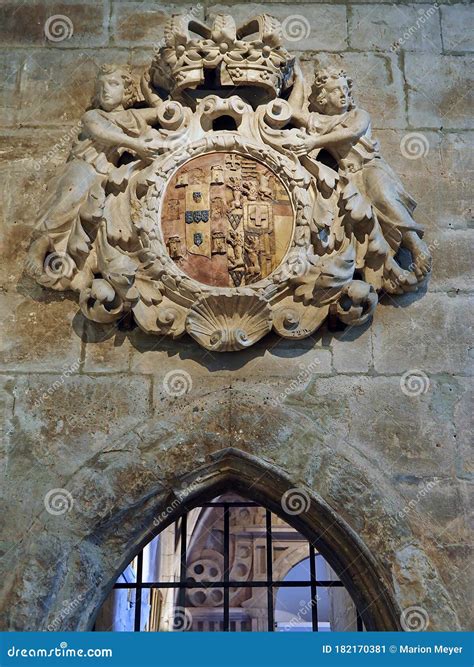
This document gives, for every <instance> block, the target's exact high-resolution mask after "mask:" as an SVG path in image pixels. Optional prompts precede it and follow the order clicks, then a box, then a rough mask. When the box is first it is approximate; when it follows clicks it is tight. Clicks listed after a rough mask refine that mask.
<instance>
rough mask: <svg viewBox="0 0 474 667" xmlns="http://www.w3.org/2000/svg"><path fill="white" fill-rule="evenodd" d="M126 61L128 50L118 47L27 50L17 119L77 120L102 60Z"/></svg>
mask: <svg viewBox="0 0 474 667" xmlns="http://www.w3.org/2000/svg"><path fill="white" fill-rule="evenodd" d="M127 61H128V53H127V51H119V50H117V49H110V50H100V49H99V50H94V49H90V50H84V51H70V50H68V51H66V50H61V52H56V50H49V49H38V50H32V51H30V52H29V53H28V58H27V59H26V62H25V65H24V68H23V71H22V78H21V94H20V98H19V107H21V108H19V109H18V113H17V116H16V120H17V122H19V123H21V124H22V125H26V124H27V125H53V124H58V123H61V124H63V123H64V122H65V121H66V122H72V123H74V122H77V121H78V120H79V119H80V117H81V116H82V114H83V113H84V109H86V108H87V107H88V106H89V104H90V101H91V97H92V95H93V91H94V81H95V78H96V74H97V71H98V69H99V67H100V66H101V65H102V64H103V63H104V62H105V63H106V62H114V63H117V64H123V63H127Z"/></svg>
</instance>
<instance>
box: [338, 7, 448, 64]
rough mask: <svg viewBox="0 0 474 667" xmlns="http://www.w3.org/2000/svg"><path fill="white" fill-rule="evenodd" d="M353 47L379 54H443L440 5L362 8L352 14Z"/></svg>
mask: <svg viewBox="0 0 474 667" xmlns="http://www.w3.org/2000/svg"><path fill="white" fill-rule="evenodd" d="M349 44H350V46H351V47H352V48H355V49H360V50H363V51H365V50H367V49H369V50H376V51H391V50H394V51H398V50H403V51H433V52H435V53H439V52H440V51H441V48H442V46H441V35H440V30H439V9H438V8H437V6H436V5H430V4H426V5H418V6H416V7H414V6H410V5H402V4H400V3H396V4H395V3H394V4H391V5H379V6H372V7H366V6H364V5H358V6H355V7H352V8H351V11H350V14H349Z"/></svg>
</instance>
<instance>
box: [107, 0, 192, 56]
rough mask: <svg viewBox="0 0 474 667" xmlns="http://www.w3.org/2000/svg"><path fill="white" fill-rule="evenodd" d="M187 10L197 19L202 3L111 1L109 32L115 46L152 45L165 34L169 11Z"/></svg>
mask: <svg viewBox="0 0 474 667" xmlns="http://www.w3.org/2000/svg"><path fill="white" fill-rule="evenodd" d="M185 13H189V15H190V17H192V18H194V19H196V20H197V21H202V20H203V18H204V10H203V7H202V5H200V4H199V3H198V4H195V5H193V4H192V3H179V4H169V5H166V7H160V6H157V5H156V3H153V2H140V3H136V2H119V3H113V4H112V20H111V26H110V28H111V35H112V40H113V43H114V44H116V45H117V46H131V47H137V46H155V45H156V44H157V43H158V42H159V41H160V40H163V37H164V27H165V23H166V21H167V19H168V18H169V16H170V15H171V14H185Z"/></svg>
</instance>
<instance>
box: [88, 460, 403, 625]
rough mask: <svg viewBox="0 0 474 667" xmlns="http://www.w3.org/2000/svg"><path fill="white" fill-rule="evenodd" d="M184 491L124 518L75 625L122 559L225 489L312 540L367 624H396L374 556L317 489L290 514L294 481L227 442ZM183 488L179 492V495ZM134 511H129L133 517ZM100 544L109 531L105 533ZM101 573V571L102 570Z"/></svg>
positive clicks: (92, 612)
mask: <svg viewBox="0 0 474 667" xmlns="http://www.w3.org/2000/svg"><path fill="white" fill-rule="evenodd" d="M181 482H182V491H181V492H173V493H172V494H170V495H167V496H166V497H164V498H161V499H160V500H158V501H157V502H155V503H153V505H154V511H153V517H154V525H153V529H151V530H150V525H149V524H148V525H147V526H146V527H142V528H141V530H140V529H139V528H138V526H139V525H140V520H139V519H138V515H139V513H140V508H138V507H137V508H135V510H134V512H133V514H135V516H136V519H138V520H137V521H136V524H135V526H136V527H135V529H133V521H127V524H128V525H129V526H130V528H131V530H130V531H128V539H127V540H126V542H125V543H124V547H123V551H122V559H121V561H120V564H119V565H118V567H117V568H116V569H115V571H113V572H109V573H108V575H107V579H105V577H104V580H103V583H102V585H101V586H100V587H98V588H97V589H96V590H95V591H93V594H92V596H91V599H90V603H89V605H88V613H87V616H86V615H85V614H83V615H82V618H80V619H78V622H79V626H81V627H79V628H78V629H91V628H92V627H93V624H94V620H95V617H96V615H97V613H98V611H99V609H100V607H101V605H102V603H103V602H104V600H105V599H106V597H107V595H108V594H109V592H110V590H111V589H112V586H113V585H114V583H115V581H116V579H117V577H118V576H119V574H120V573H121V572H122V571H123V569H124V568H125V567H126V565H127V564H128V563H129V562H130V561H131V560H132V559H133V558H134V556H135V555H136V554H137V553H138V552H139V551H141V549H142V548H143V547H145V546H146V544H148V543H149V542H150V540H151V539H153V537H155V536H156V535H157V534H159V533H160V532H161V531H162V530H163V529H164V528H166V527H167V526H169V525H170V524H171V523H173V522H174V521H176V520H177V519H178V518H179V517H180V516H181V515H182V514H183V512H185V511H189V510H191V509H193V508H195V507H197V506H199V505H200V504H202V503H204V502H209V501H211V500H212V499H213V498H215V497H217V496H219V495H221V494H224V493H226V492H228V491H229V490H232V491H235V492H237V493H239V494H240V495H241V496H243V497H245V498H248V499H249V500H252V501H254V502H257V503H259V504H260V505H263V506H264V507H266V508H268V509H269V510H270V511H271V512H273V513H274V514H276V515H278V516H280V517H281V518H282V519H283V520H284V521H286V522H287V523H289V524H290V525H291V526H292V527H293V528H295V529H296V530H298V531H299V532H300V533H301V534H302V535H304V536H305V537H306V538H307V539H308V541H310V542H311V543H312V544H313V545H315V546H316V547H317V549H318V551H319V552H320V553H321V554H322V555H323V556H324V558H325V559H326V560H327V562H328V563H329V564H330V566H331V567H332V568H333V569H334V571H335V572H336V573H337V575H338V576H339V577H340V579H341V581H342V582H343V583H344V585H345V587H346V588H347V590H348V591H349V593H350V595H351V597H352V599H353V600H354V602H355V604H356V606H357V609H358V610H359V612H360V614H361V617H362V620H363V623H364V626H365V627H366V628H367V630H397V629H399V621H398V618H399V613H398V612H397V605H396V602H395V600H394V598H393V595H392V594H391V592H390V588H389V584H388V582H387V581H386V580H385V579H384V576H383V573H382V571H381V569H380V568H379V567H378V565H377V562H376V559H375V558H374V556H373V555H372V554H371V553H370V552H369V550H368V549H367V547H366V545H365V544H364V543H363V542H362V540H361V539H360V538H359V537H358V536H357V535H356V534H355V533H354V532H353V531H352V530H351V528H350V527H349V526H348V525H347V524H346V523H345V522H344V521H343V520H342V519H341V518H340V517H339V516H338V515H337V514H336V513H335V512H334V511H333V510H332V509H331V508H330V507H329V506H328V505H327V503H325V502H324V501H323V500H322V498H319V497H318V496H317V495H316V494H314V493H310V492H309V491H306V490H305V493H307V497H308V498H309V506H308V509H307V511H304V512H302V513H301V514H295V515H293V516H291V517H289V516H288V514H286V513H285V512H284V510H283V509H282V496H283V495H284V494H285V492H287V491H289V490H291V489H292V488H294V487H295V484H292V482H291V481H290V480H289V479H288V477H286V476H285V475H284V474H283V473H282V472H281V471H279V470H277V469H276V468H274V467H272V466H269V465H268V464H265V463H263V462H262V461H259V460H258V459H257V458H256V457H254V456H251V455H249V454H246V453H244V452H242V451H240V450H236V449H233V448H228V449H225V450H221V451H220V452H217V453H216V454H214V455H213V456H212V460H211V462H210V463H209V464H207V465H204V466H202V467H198V468H197V469H196V470H195V471H194V472H193V473H192V474H190V475H187V476H186V477H185V478H183V479H182V480H181ZM181 494H182V495H181ZM131 518H132V517H130V519H131ZM103 537H104V541H103V543H102V545H101V548H102V549H107V548H110V546H108V545H107V543H108V542H109V541H110V539H111V538H112V536H110V535H107V534H106V533H104V536H103ZM104 574H105V573H104Z"/></svg>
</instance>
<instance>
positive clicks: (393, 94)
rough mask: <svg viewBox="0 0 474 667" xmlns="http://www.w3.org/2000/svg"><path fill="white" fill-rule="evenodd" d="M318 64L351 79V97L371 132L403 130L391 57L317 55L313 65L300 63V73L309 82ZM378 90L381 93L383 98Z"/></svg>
mask: <svg viewBox="0 0 474 667" xmlns="http://www.w3.org/2000/svg"><path fill="white" fill-rule="evenodd" d="M318 63H320V64H321V65H322V66H327V65H334V66H336V65H338V66H340V67H343V68H344V69H345V70H346V71H347V72H348V74H349V75H350V76H352V77H353V79H354V97H355V99H356V100H357V101H358V104H360V106H361V107H362V108H363V109H365V110H366V111H368V112H369V113H370V115H371V117H372V126H373V127H374V128H375V129H378V128H401V127H405V126H406V118H405V99H404V92H403V77H402V73H401V72H400V69H399V67H398V63H397V57H396V55H395V54H391V53H388V54H378V53H354V52H351V51H348V52H345V53H342V54H338V55H334V54H331V53H318V54H317V57H316V58H315V61H306V60H304V61H303V62H302V68H303V72H304V74H305V76H306V77H307V78H309V80H310V81H312V76H311V75H312V74H314V70H315V67H317V64H318ZM380 90H383V91H384V94H383V95H380V92H379V91H380ZM387 158H388V159H390V158H389V156H387Z"/></svg>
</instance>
